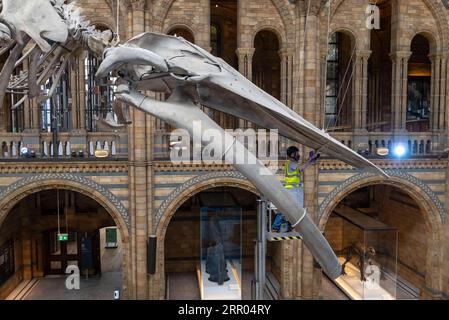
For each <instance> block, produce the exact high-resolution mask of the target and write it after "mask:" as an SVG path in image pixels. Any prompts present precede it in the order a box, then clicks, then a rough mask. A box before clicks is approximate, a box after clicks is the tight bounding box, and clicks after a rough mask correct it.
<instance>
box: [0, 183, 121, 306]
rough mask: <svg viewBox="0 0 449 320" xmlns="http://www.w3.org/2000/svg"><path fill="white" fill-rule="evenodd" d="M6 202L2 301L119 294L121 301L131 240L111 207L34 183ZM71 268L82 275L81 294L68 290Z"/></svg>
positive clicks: (0, 236) (1, 227) (1, 232)
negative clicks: (67, 284)
mask: <svg viewBox="0 0 449 320" xmlns="http://www.w3.org/2000/svg"><path fill="white" fill-rule="evenodd" d="M25 189H26V190H25ZM86 189H88V188H86ZM95 198H96V199H95ZM7 199H9V200H10V202H11V203H10V209H9V210H8V212H6V213H4V214H2V215H1V217H0V223H1V224H0V247H1V248H2V252H3V253H6V254H4V255H3V257H1V258H0V261H3V263H2V267H0V278H1V280H2V282H1V283H0V298H2V299H4V298H8V299H19V300H23V299H27V300H28V299H29V300H34V299H38V300H39V299H51V300H60V299H64V300H65V299H81V300H83V299H89V300H94V299H113V298H114V291H115V290H119V291H120V293H121V294H122V296H123V294H124V293H125V292H124V291H125V290H126V287H127V284H126V278H125V276H124V275H125V274H126V270H123V269H122V266H123V265H124V264H125V263H124V262H125V259H126V254H127V252H128V250H127V247H126V245H127V243H128V237H129V236H128V231H127V230H125V229H124V228H123V226H124V223H123V221H121V218H119V214H118V213H115V212H114V211H111V210H113V209H112V207H111V206H108V205H105V204H104V203H103V202H104V201H101V199H100V198H97V197H96V196H95V195H94V194H92V196H89V195H88V194H86V191H83V192H77V190H76V188H74V187H72V186H70V185H66V186H64V185H48V186H47V187H43V186H42V185H41V186H40V187H36V186H34V189H33V183H30V184H29V185H28V186H27V187H25V188H22V189H21V192H20V189H18V190H16V192H14V191H13V192H11V193H10V194H8V195H6V196H5V197H4V198H3V199H2V202H4V201H7ZM3 208H4V207H3ZM111 212H114V214H111ZM6 258H7V260H8V261H7V262H8V267H7V268H6V267H5V266H6V264H5V259H6ZM69 266H76V267H77V268H78V270H79V272H80V290H68V289H67V288H66V286H65V281H66V278H67V276H68V275H67V274H66V272H67V267H69ZM4 267H5V268H4Z"/></svg>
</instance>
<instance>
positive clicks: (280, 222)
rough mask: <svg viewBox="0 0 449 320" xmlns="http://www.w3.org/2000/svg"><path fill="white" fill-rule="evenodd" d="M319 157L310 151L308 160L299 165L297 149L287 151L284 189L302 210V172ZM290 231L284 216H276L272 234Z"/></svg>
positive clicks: (280, 214) (299, 157)
mask: <svg viewBox="0 0 449 320" xmlns="http://www.w3.org/2000/svg"><path fill="white" fill-rule="evenodd" d="M319 157H320V154H316V155H315V153H314V152H313V151H311V152H310V154H309V159H308V160H307V161H306V162H305V163H300V159H301V156H300V155H299V149H298V148H297V147H295V146H291V147H289V148H288V149H287V161H286V163H285V167H284V188H285V190H286V191H287V192H290V194H291V195H292V196H293V198H294V199H295V200H296V202H297V204H298V206H300V207H302V208H304V187H303V186H304V184H303V172H304V170H305V169H307V167H309V166H310V165H312V164H315V163H316V160H317V159H318V158H319ZM291 229H292V228H291V224H290V222H288V221H287V220H285V217H284V215H283V214H282V213H278V214H276V217H275V219H274V223H273V226H272V230H273V232H289V231H291Z"/></svg>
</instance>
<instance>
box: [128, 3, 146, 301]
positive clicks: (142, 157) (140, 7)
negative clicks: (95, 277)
mask: <svg viewBox="0 0 449 320" xmlns="http://www.w3.org/2000/svg"><path fill="white" fill-rule="evenodd" d="M130 5H131V8H130V9H132V11H131V12H132V16H131V20H132V34H133V35H138V34H140V33H142V32H144V31H145V13H144V11H145V10H144V9H145V2H144V1H131V3H130ZM130 113H131V117H132V122H133V124H132V125H131V126H129V131H130V132H129V159H130V168H129V180H130V181H129V184H130V212H131V217H132V218H131V221H132V226H131V233H132V241H131V252H132V255H131V256H132V261H133V264H134V265H133V275H132V282H133V287H134V288H135V298H136V299H140V300H143V299H148V296H149V290H148V288H149V278H148V276H147V264H146V256H147V240H148V228H149V226H148V214H151V213H148V201H147V200H148V197H149V195H148V190H147V180H148V179H147V178H148V177H147V148H146V147H147V144H146V139H147V138H148V137H147V136H146V132H147V131H146V129H147V128H146V124H147V121H146V116H145V114H144V113H143V112H142V111H139V110H137V109H135V108H130ZM150 281H151V280H150Z"/></svg>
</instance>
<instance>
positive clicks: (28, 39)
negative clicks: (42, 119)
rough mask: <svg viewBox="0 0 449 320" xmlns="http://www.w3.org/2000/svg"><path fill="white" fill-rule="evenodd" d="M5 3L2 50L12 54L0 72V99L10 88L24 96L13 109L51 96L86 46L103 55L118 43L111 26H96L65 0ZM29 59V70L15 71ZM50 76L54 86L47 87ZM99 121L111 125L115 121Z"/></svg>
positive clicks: (0, 21)
mask: <svg viewBox="0 0 449 320" xmlns="http://www.w3.org/2000/svg"><path fill="white" fill-rule="evenodd" d="M1 4H2V11H1V14H0V46H1V47H0V55H2V54H4V53H6V52H7V51H9V56H8V59H7V60H6V63H5V65H4V66H3V69H2V71H1V75H0V102H1V103H2V102H3V98H4V96H5V93H14V94H18V95H21V96H22V97H21V98H20V99H19V100H18V102H17V103H15V104H14V105H13V107H12V108H13V109H15V108H17V107H19V106H20V105H21V104H23V103H24V102H25V100H26V99H27V98H38V99H37V101H38V102H44V101H45V100H47V99H51V98H52V97H53V96H54V95H55V93H56V92H57V87H58V85H59V83H60V80H61V77H62V76H63V74H64V71H65V69H66V68H67V67H68V66H69V65H70V62H71V61H73V60H74V59H75V58H76V57H77V56H78V55H79V53H80V52H81V51H82V50H84V49H87V50H88V51H89V52H90V53H92V54H94V55H95V56H97V57H101V55H102V53H103V50H104V49H105V48H106V47H108V46H111V45H114V44H115V41H116V39H114V37H113V34H112V32H111V31H110V30H106V31H103V32H100V31H98V30H96V29H95V26H91V25H90V24H89V21H87V20H85V19H84V17H83V16H82V15H81V13H80V9H79V8H77V7H76V6H75V5H74V4H64V0H3V1H2V3H1ZM23 51H25V52H24V53H23ZM22 53H23V54H22ZM26 61H28V62H29V64H28V68H27V70H25V71H21V72H20V74H18V75H12V73H13V71H14V69H15V68H17V67H19V66H20V65H22V64H23V63H24V62H26ZM49 79H51V80H52V82H51V83H52V85H51V87H50V88H49V89H48V90H46V91H44V90H42V86H43V85H45V84H46V83H47V82H48V80H49ZM97 120H98V121H99V122H103V123H104V124H105V125H106V126H108V125H109V122H110V121H108V120H107V119H97ZM113 125H114V126H117V124H113Z"/></svg>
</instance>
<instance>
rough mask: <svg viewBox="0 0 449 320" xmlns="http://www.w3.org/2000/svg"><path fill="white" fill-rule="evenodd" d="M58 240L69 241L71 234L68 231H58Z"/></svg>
mask: <svg viewBox="0 0 449 320" xmlns="http://www.w3.org/2000/svg"><path fill="white" fill-rule="evenodd" d="M58 240H59V241H68V240H69V234H68V233H58Z"/></svg>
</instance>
